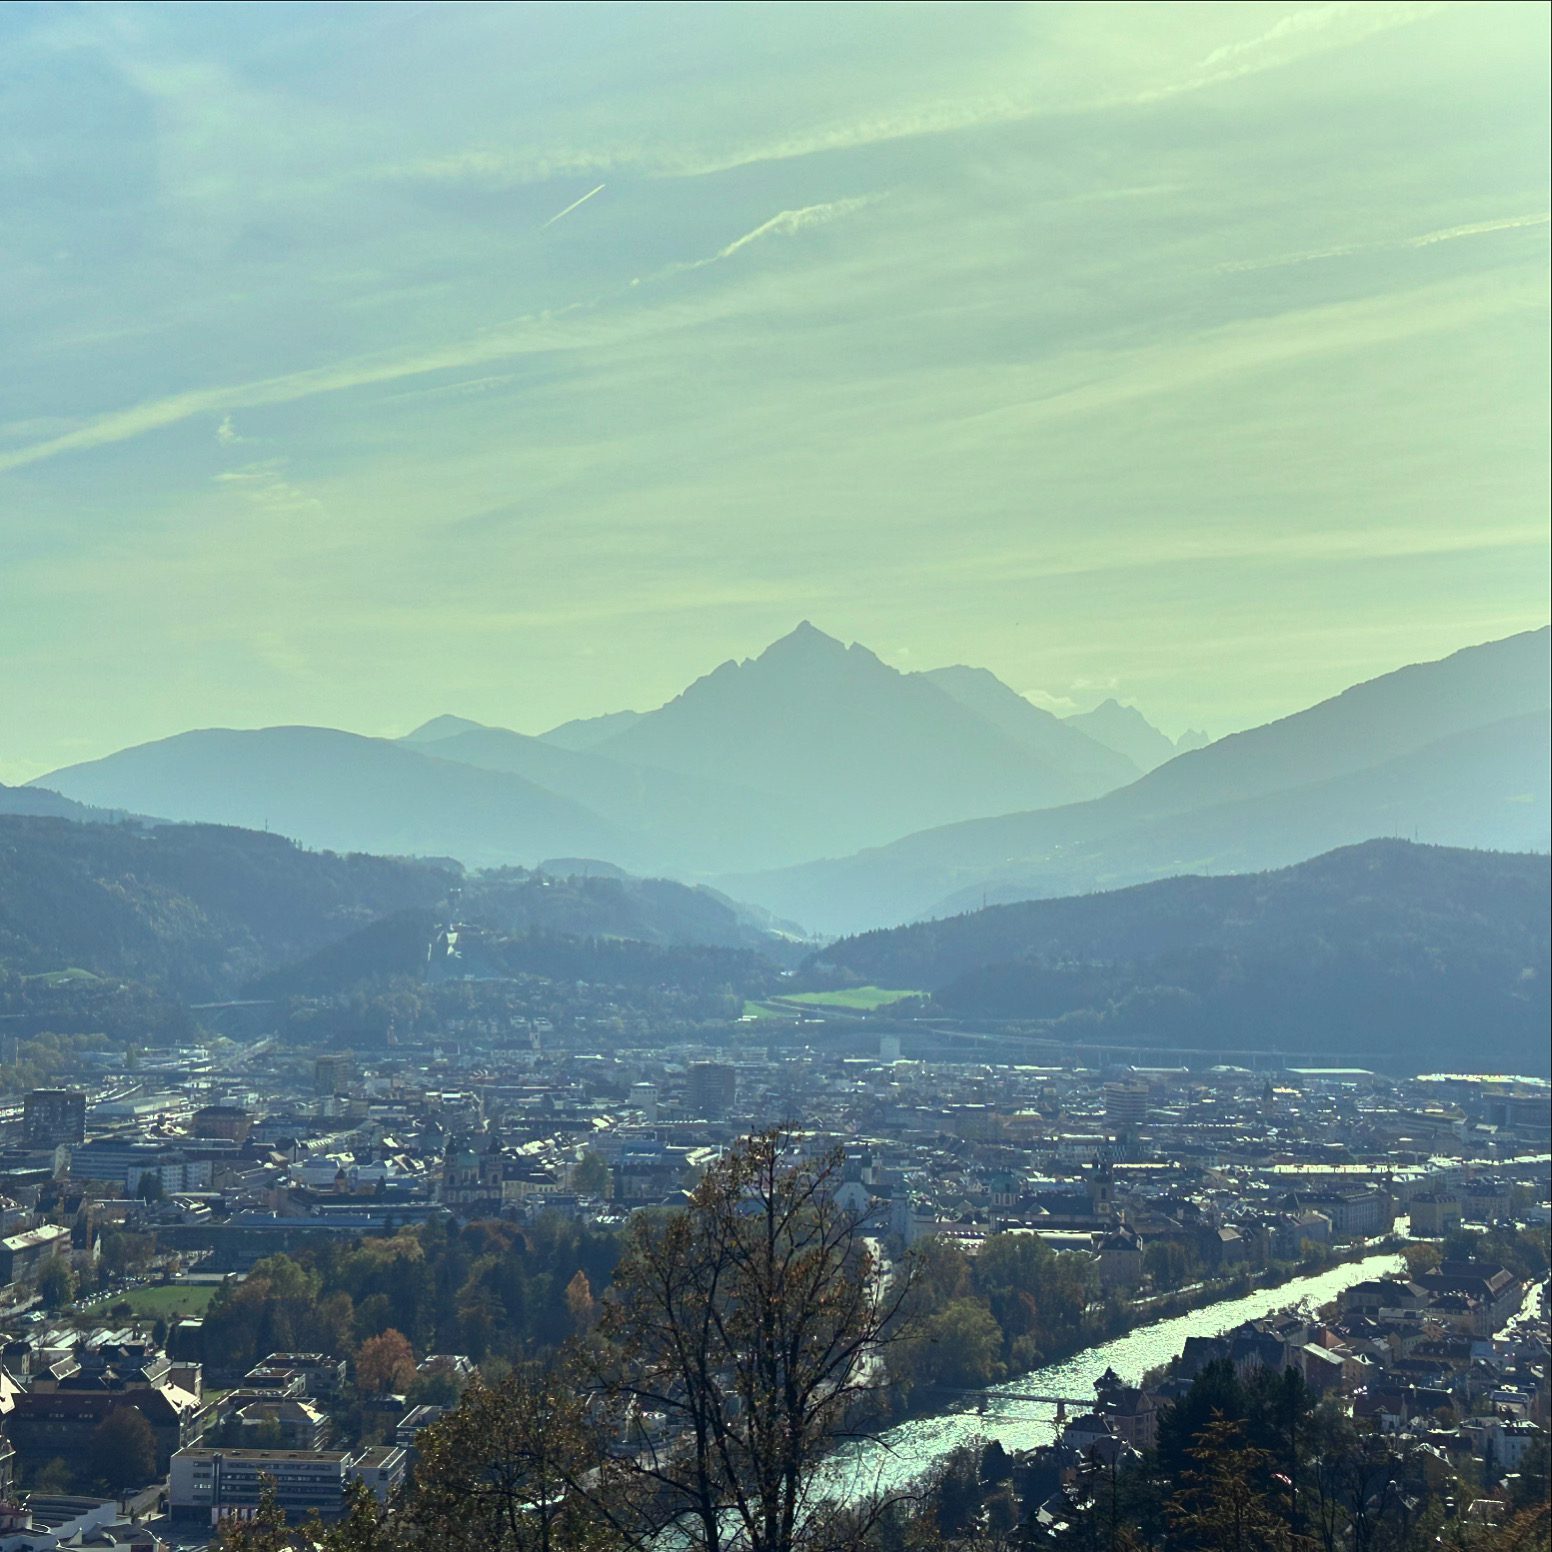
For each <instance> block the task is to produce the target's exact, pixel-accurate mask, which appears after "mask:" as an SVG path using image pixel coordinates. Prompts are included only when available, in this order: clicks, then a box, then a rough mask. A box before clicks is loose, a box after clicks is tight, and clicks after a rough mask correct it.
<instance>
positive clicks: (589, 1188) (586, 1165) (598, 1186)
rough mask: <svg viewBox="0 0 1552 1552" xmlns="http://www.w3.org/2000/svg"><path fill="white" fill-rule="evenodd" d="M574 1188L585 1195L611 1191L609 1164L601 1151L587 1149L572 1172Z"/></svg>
mask: <svg viewBox="0 0 1552 1552" xmlns="http://www.w3.org/2000/svg"><path fill="white" fill-rule="evenodd" d="M571 1184H572V1186H573V1188H574V1189H575V1190H577V1191H580V1192H581V1193H582V1194H583V1195H584V1196H607V1195H608V1193H609V1165H608V1163H607V1161H606V1160H605V1159H604V1157H603V1155H602V1154H601V1153H594V1152H593V1150H592V1149H591V1148H589V1149H588V1150H587V1152H586V1153H584V1154H583V1155H582V1157H581V1159H580V1160H579V1161H578V1162H577V1166H576V1168H575V1169H574V1170H573V1171H572V1174H571Z"/></svg>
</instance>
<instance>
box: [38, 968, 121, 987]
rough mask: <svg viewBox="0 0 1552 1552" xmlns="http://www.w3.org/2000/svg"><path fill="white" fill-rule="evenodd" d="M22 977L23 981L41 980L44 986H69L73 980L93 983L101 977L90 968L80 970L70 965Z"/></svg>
mask: <svg viewBox="0 0 1552 1552" xmlns="http://www.w3.org/2000/svg"><path fill="white" fill-rule="evenodd" d="M22 979H23V980H24V981H42V982H43V984H44V985H45V986H69V985H70V984H71V983H72V982H75V981H79V982H81V983H83V984H86V983H92V984H95V983H96V982H97V981H100V980H101V979H102V977H101V976H97V975H93V974H92V972H91V971H90V970H81V969H78V968H77V967H75V966H73V965H72V966H71V968H70V969H68V970H43V971H40V972H39V973H38V974H37V975H24V976H23V977H22Z"/></svg>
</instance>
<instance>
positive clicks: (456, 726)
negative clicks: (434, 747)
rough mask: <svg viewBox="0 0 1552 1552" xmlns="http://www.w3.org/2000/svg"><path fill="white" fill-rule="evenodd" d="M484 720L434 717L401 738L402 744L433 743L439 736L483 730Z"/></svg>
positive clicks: (444, 736) (447, 736) (445, 716)
mask: <svg viewBox="0 0 1552 1552" xmlns="http://www.w3.org/2000/svg"><path fill="white" fill-rule="evenodd" d="M484 728H485V724H484V723H483V722H471V721H470V720H469V719H468V718H467V717H453V716H447V715H443V716H440V717H433V718H432V719H431V720H430V721H429V722H422V723H421V724H420V726H419V727H418V728H416V729H415V730H414V731H413V732H410V733H406V734H405V735H404V737H403V738H401V739H400V740H399V742H400V743H401V744H433V743H435V742H436V741H437V740H438V739H439V738H452V737H453V736H454V735H456V734H458V733H478V732H483V731H484Z"/></svg>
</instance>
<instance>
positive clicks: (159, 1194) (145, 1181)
mask: <svg viewBox="0 0 1552 1552" xmlns="http://www.w3.org/2000/svg"><path fill="white" fill-rule="evenodd" d="M165 1194H166V1193H165V1192H164V1191H163V1190H162V1177H161V1175H159V1174H158V1173H157V1172H156V1171H155V1170H154V1169H148V1170H145V1171H143V1172H142V1174H141V1176H140V1184H139V1185H137V1186H136V1187H135V1195H136V1196H138V1197H139V1198H140V1200H141V1201H142V1202H159V1201H161V1200H162V1198H163V1196H164V1195H165Z"/></svg>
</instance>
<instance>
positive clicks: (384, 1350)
mask: <svg viewBox="0 0 1552 1552" xmlns="http://www.w3.org/2000/svg"><path fill="white" fill-rule="evenodd" d="M414 1378H415V1349H414V1348H413V1347H411V1346H410V1341H409V1338H408V1337H407V1336H405V1335H404V1333H403V1332H402V1331H395V1330H394V1329H393V1327H392V1326H390V1327H389V1328H388V1329H387V1330H386V1331H384V1332H381V1333H380V1334H379V1335H377V1336H371V1337H368V1338H367V1339H366V1341H364V1342H363V1343H362V1344H361V1346H360V1347H359V1348H358V1349H357V1351H356V1388H357V1389H358V1390H360V1391H361V1392H362V1393H363V1394H364V1395H368V1396H383V1395H387V1394H389V1393H390V1392H397V1391H402V1390H404V1389H405V1388H406V1387H407V1386H408V1385H409V1384H410V1383H411V1382H412V1381H413V1380H414Z"/></svg>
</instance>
